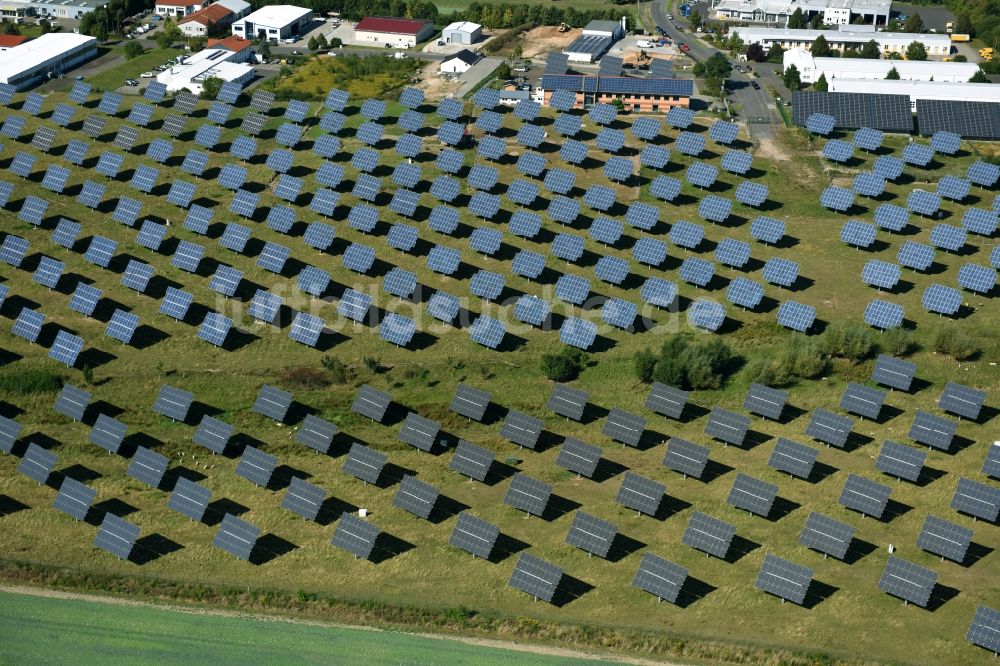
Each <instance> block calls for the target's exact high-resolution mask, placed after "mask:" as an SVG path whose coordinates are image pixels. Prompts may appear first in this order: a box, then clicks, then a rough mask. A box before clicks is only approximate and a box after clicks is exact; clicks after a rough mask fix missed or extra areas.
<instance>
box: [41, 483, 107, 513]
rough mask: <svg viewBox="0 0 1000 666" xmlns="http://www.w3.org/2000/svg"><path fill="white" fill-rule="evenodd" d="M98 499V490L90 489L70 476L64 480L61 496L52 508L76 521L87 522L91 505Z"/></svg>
mask: <svg viewBox="0 0 1000 666" xmlns="http://www.w3.org/2000/svg"><path fill="white" fill-rule="evenodd" d="M96 497H97V489H96V488H90V487H89V486H86V485H84V484H82V483H80V482H79V481H77V480H76V479H71V478H69V477H68V476H67V477H64V478H63V482H62V486H60V488H59V494H58V495H57V496H56V499H55V501H54V502H53V503H52V508H53V509H56V510H58V511H62V512H63V513H65V514H66V515H68V516H70V517H71V518H75V519H76V520H85V519H86V518H87V513H88V512H89V511H90V505H91V504H93V503H94V499H95V498H96Z"/></svg>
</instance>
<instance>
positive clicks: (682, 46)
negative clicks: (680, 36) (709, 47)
mask: <svg viewBox="0 0 1000 666" xmlns="http://www.w3.org/2000/svg"><path fill="white" fill-rule="evenodd" d="M677 48H679V49H680V50H681V51H683V52H684V53H687V52H688V51H690V50H691V47H690V46H688V45H687V44H680V45H678V46H677Z"/></svg>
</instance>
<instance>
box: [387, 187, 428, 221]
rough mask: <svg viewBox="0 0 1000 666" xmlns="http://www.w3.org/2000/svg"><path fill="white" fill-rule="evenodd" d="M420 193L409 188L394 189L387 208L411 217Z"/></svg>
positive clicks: (415, 209) (414, 211)
mask: <svg viewBox="0 0 1000 666" xmlns="http://www.w3.org/2000/svg"><path fill="white" fill-rule="evenodd" d="M419 201H420V195H419V194H417V193H416V192H412V191H410V190H396V192H395V193H394V194H393V195H392V200H391V201H390V202H389V210H391V211H392V212H394V213H397V214H399V215H402V216H404V217H413V215H414V213H416V211H417V203H418V202H419Z"/></svg>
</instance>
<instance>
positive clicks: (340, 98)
mask: <svg viewBox="0 0 1000 666" xmlns="http://www.w3.org/2000/svg"><path fill="white" fill-rule="evenodd" d="M349 97H350V93H347V92H345V91H343V90H339V89H337V88H332V89H331V90H330V92H328V93H327V95H326V99H325V100H324V101H323V106H324V107H326V108H328V109H333V110H334V111H343V110H344V107H345V106H347V99H348V98H349Z"/></svg>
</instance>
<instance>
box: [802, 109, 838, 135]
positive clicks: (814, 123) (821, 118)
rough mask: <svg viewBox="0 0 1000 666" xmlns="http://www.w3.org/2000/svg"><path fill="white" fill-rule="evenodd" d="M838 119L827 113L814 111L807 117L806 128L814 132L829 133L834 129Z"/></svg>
mask: <svg viewBox="0 0 1000 666" xmlns="http://www.w3.org/2000/svg"><path fill="white" fill-rule="evenodd" d="M836 122H837V119H836V118H834V117H833V116H831V115H828V114H825V113H813V114H810V116H809V117H808V118H806V129H807V130H808V131H810V132H812V133H813V134H820V135H823V136H826V135H828V134H829V133H830V132H832V131H833V128H834V126H835V124H836Z"/></svg>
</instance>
